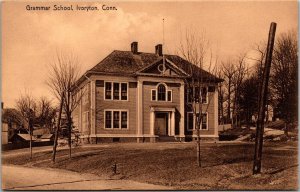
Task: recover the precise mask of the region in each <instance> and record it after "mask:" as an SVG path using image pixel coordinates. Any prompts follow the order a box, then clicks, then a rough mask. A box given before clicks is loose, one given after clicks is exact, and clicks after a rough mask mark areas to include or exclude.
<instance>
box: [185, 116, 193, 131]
mask: <svg viewBox="0 0 300 192" xmlns="http://www.w3.org/2000/svg"><path fill="white" fill-rule="evenodd" d="M187 126H188V129H189V130H193V129H194V114H193V113H188V119H187Z"/></svg>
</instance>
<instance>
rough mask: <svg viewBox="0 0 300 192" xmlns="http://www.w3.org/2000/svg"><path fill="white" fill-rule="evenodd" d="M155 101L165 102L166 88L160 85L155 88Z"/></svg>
mask: <svg viewBox="0 0 300 192" xmlns="http://www.w3.org/2000/svg"><path fill="white" fill-rule="evenodd" d="M157 100H158V101H165V100H166V87H165V86H164V85H163V84H160V85H159V86H158V88H157Z"/></svg>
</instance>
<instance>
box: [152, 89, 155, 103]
mask: <svg viewBox="0 0 300 192" xmlns="http://www.w3.org/2000/svg"><path fill="white" fill-rule="evenodd" d="M151 99H152V101H156V90H151Z"/></svg>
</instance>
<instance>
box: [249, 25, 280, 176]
mask: <svg viewBox="0 0 300 192" xmlns="http://www.w3.org/2000/svg"><path fill="white" fill-rule="evenodd" d="M275 32H276V23H274V22H272V23H271V26H270V31H269V39H268V47H267V55H266V61H265V67H264V72H263V82H262V83H261V85H260V94H259V99H258V119H257V124H256V137H255V152H254V162H253V174H258V173H261V158H262V148H263V134H264V119H265V107H266V103H267V95H268V82H269V76H270V68H271V62H272V53H273V47H274V39H275Z"/></svg>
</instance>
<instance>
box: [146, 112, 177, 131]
mask: <svg viewBox="0 0 300 192" xmlns="http://www.w3.org/2000/svg"><path fill="white" fill-rule="evenodd" d="M150 135H151V136H153V137H157V136H158V137H159V136H175V107H174V108H173V107H172V108H166V107H151V108H150Z"/></svg>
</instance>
